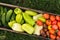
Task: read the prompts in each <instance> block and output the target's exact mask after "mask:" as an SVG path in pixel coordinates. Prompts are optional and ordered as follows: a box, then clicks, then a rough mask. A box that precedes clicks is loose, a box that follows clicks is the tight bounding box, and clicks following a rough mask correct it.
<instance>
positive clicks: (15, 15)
mask: <svg viewBox="0 0 60 40" xmlns="http://www.w3.org/2000/svg"><path fill="white" fill-rule="evenodd" d="M0 12H1V13H0V25H3V26H9V27H10V28H11V29H12V30H14V31H19V32H25V33H28V34H35V35H40V36H42V37H44V38H46V37H48V38H50V39H51V40H59V39H60V16H57V15H52V14H49V13H41V14H38V13H37V12H34V11H31V10H24V11H23V10H21V9H20V8H15V9H14V10H12V9H9V10H7V9H6V8H3V7H1V8H0Z"/></svg>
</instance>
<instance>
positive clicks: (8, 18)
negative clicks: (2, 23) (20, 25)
mask: <svg viewBox="0 0 60 40" xmlns="http://www.w3.org/2000/svg"><path fill="white" fill-rule="evenodd" d="M12 13H13V10H11V9H10V10H9V11H8V12H7V14H6V22H9V21H10V18H11V15H12Z"/></svg>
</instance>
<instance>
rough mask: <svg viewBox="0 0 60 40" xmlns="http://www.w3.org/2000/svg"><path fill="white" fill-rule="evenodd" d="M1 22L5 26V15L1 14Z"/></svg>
mask: <svg viewBox="0 0 60 40" xmlns="http://www.w3.org/2000/svg"><path fill="white" fill-rule="evenodd" d="M1 21H2V24H3V25H4V26H5V25H6V21H5V13H3V14H2V17H1Z"/></svg>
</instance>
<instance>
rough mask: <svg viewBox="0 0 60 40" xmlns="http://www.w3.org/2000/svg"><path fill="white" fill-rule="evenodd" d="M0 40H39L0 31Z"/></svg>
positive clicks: (29, 36)
mask: <svg viewBox="0 0 60 40" xmlns="http://www.w3.org/2000/svg"><path fill="white" fill-rule="evenodd" d="M0 40H39V38H36V37H33V36H31V35H23V34H17V33H12V32H8V31H2V30H0Z"/></svg>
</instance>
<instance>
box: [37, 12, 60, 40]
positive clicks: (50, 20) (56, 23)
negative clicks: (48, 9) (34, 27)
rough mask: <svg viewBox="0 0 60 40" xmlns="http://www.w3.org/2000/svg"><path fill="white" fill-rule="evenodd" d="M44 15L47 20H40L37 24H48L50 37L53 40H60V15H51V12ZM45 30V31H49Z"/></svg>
mask: <svg viewBox="0 0 60 40" xmlns="http://www.w3.org/2000/svg"><path fill="white" fill-rule="evenodd" d="M43 17H44V18H45V19H46V22H45V23H43V22H42V21H40V20H38V21H37V24H38V25H44V24H46V25H47V26H45V27H46V29H47V31H48V33H49V35H48V36H49V38H50V39H51V40H58V39H59V40H60V16H57V15H51V14H49V13H44V14H43ZM47 31H45V33H46V32H47Z"/></svg>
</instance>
